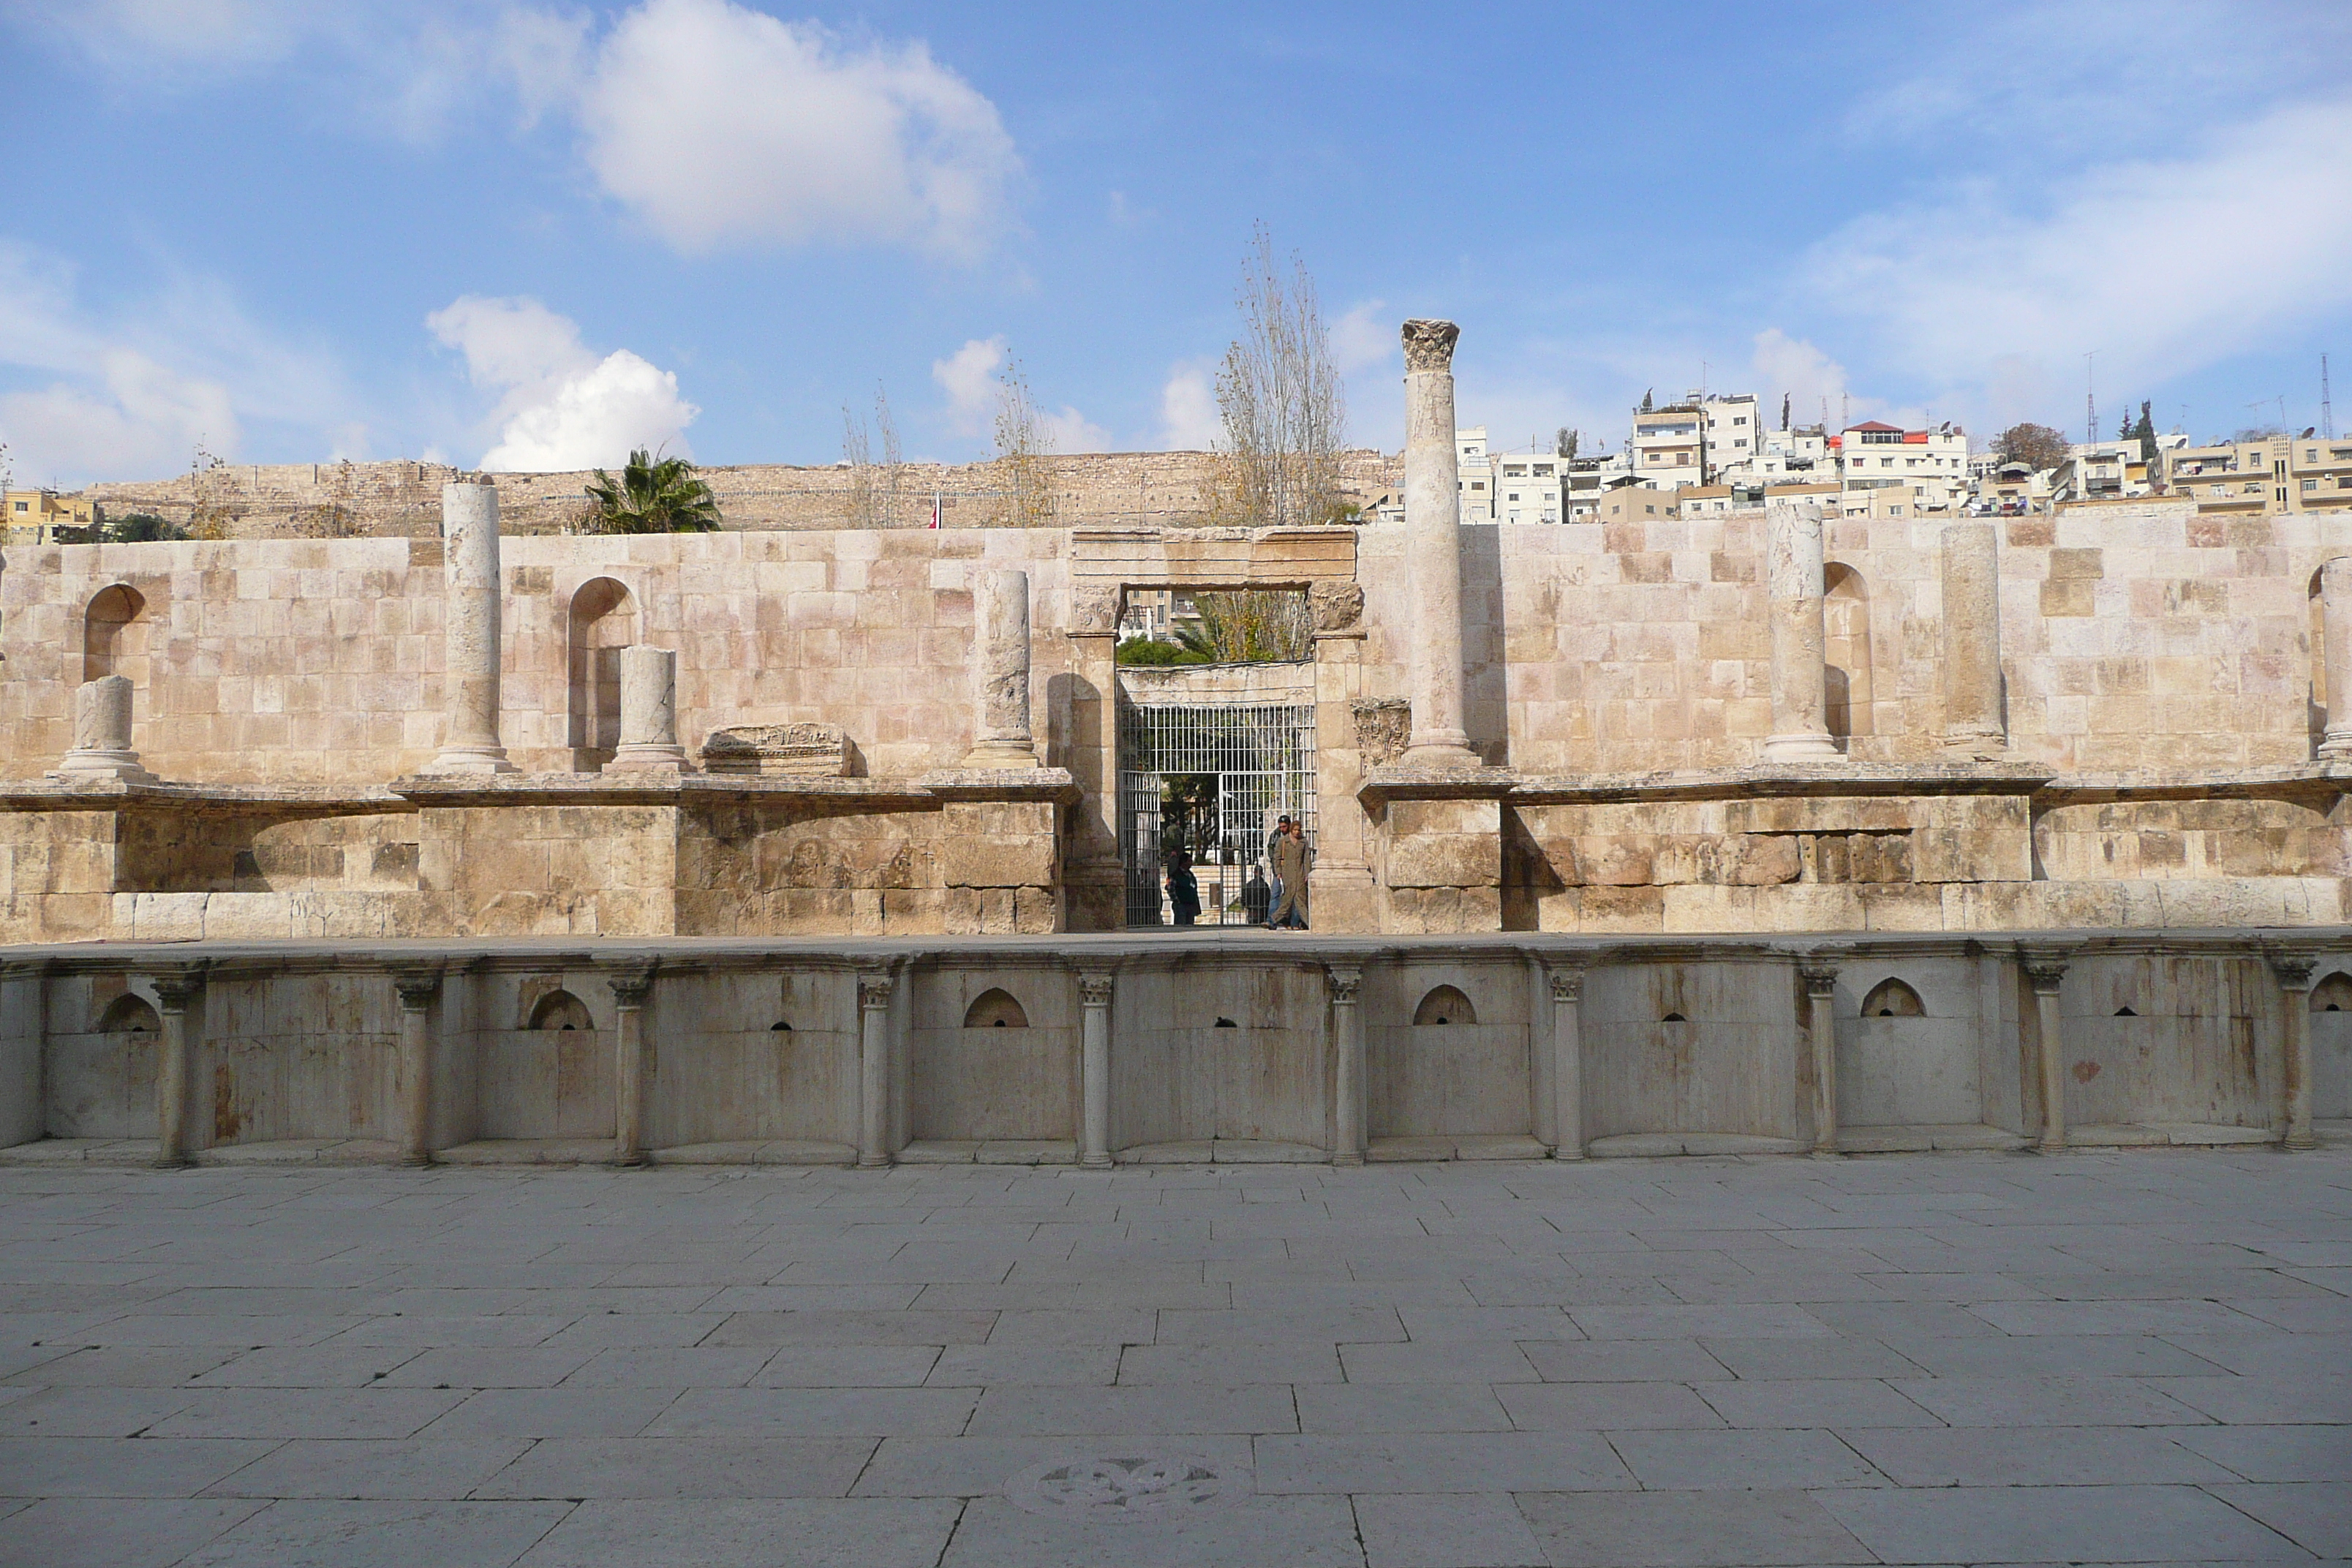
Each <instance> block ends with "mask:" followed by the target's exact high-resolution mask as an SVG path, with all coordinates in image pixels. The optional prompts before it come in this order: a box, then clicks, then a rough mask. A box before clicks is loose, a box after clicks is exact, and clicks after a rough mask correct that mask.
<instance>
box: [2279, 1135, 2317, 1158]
mask: <svg viewBox="0 0 2352 1568" xmlns="http://www.w3.org/2000/svg"><path fill="white" fill-rule="evenodd" d="M2279 1147H2280V1148H2282V1149H2284V1150H2286V1151H2287V1152H2289V1153H2293V1154H2303V1153H2308V1152H2310V1151H2312V1150H2314V1149H2316V1148H2318V1147H2319V1140H2318V1139H2316V1138H2314V1137H2313V1136H2312V1135H2311V1134H2310V1133H2308V1132H2290V1133H2288V1134H2287V1135H2286V1137H2285V1139H2284V1141H2283V1142H2281V1143H2280V1144H2279Z"/></svg>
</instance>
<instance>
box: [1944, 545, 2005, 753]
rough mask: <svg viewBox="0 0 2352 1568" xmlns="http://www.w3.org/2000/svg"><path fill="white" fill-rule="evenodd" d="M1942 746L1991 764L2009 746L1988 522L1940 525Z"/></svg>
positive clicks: (1995, 564)
mask: <svg viewBox="0 0 2352 1568" xmlns="http://www.w3.org/2000/svg"><path fill="white" fill-rule="evenodd" d="M1943 592H1944V745H1945V748H1946V749H1947V750H1948V751H1950V752H1956V753H1958V754H1960V755H1963V756H1969V757H1981V758H1986V759H1990V758H1992V757H1995V756H1998V755H1999V754H2000V752H2002V751H2004V750H2006V749H2007V747H2008V745H2009V735H2008V731H2007V730H2006V729H2005V728H2004V726H2003V725H2002V723H2001V714H2000V557H1999V553H1998V550H1997V547H1996V543H1995V540H1994V531H1993V525H1992V524H1991V523H1990V522H1948V523H1946V524H1945V525H1944V584H1943Z"/></svg>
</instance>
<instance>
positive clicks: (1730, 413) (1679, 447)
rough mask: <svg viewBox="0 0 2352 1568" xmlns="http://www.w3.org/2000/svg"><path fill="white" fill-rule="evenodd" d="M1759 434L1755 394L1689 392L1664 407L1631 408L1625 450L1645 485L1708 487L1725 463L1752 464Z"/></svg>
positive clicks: (1761, 438) (1718, 475)
mask: <svg viewBox="0 0 2352 1568" xmlns="http://www.w3.org/2000/svg"><path fill="white" fill-rule="evenodd" d="M1763 434H1764V433H1763V427H1762V426H1761V424H1760V423H1759V420H1758V418H1757V405H1756V395H1755V394H1754V393H1752V392H1742V393H1731V394H1725V393H1713V394H1708V393H1698V392H1693V393H1689V394H1686V395H1685V396H1684V398H1683V400H1682V401H1681V402H1680V403H1670V404H1668V405H1666V406H1664V408H1654V409H1651V410H1649V411H1648V412H1646V413H1645V412H1643V411H1640V410H1636V411H1635V412H1634V415H1633V438H1632V439H1631V440H1630V441H1629V442H1627V444H1626V450H1627V451H1629V452H1631V453H1632V454H1633V473H1634V475H1635V477H1636V478H1638V479H1641V480H1643V482H1644V483H1647V484H1654V485H1659V486H1662V487H1664V488H1666V489H1675V488H1679V487H1680V486H1683V485H1711V484H1714V483H1716V482H1717V480H1718V479H1720V478H1721V476H1722V471H1723V469H1724V468H1727V467H1729V466H1732V465H1746V464H1749V463H1752V462H1753V461H1754V460H1755V458H1756V455H1757V454H1758V452H1759V451H1760V450H1761V449H1762V442H1763Z"/></svg>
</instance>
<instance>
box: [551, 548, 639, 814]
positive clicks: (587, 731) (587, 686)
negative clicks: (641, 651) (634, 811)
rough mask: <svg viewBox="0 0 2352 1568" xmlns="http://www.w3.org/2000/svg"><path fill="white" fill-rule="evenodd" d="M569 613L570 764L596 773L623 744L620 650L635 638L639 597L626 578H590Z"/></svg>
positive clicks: (567, 702) (575, 596)
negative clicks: (637, 600)
mask: <svg viewBox="0 0 2352 1568" xmlns="http://www.w3.org/2000/svg"><path fill="white" fill-rule="evenodd" d="M567 618H568V622H569V636H568V637H567V644H568V647H569V648H570V655H569V657H570V660H571V670H570V680H569V683H568V687H567V693H566V698H565V703H564V706H565V722H566V725H567V733H568V743H569V744H570V745H571V747H572V768H573V770H574V771H575V772H578V773H599V772H602V771H603V769H604V764H605V763H609V762H611V761H612V760H613V752H614V749H615V748H617V747H618V746H619V745H620V743H621V650H622V649H623V648H625V647H628V646H629V645H630V644H631V643H633V642H635V641H636V640H637V602H636V599H635V596H634V595H631V594H630V592H629V589H628V584H625V583H622V582H620V581H619V580H617V579H615V578H612V577H592V578H590V579H589V580H588V581H587V582H585V583H583V584H580V587H579V591H578V592H576V593H574V594H573V595H572V605H571V611H570V615H569V616H568V617H567Z"/></svg>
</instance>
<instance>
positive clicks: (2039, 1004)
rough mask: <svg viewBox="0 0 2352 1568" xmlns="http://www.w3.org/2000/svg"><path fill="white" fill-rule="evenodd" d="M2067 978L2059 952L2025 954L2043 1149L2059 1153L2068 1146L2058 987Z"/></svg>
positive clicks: (2051, 1152) (2063, 1054)
mask: <svg viewBox="0 0 2352 1568" xmlns="http://www.w3.org/2000/svg"><path fill="white" fill-rule="evenodd" d="M2065 978H2066V964H2065V961H2064V960H2063V959H2062V958H2060V957H2059V956H2058V955H2057V954H2055V953H2029V954H2027V955H2026V957H2025V980H2026V984H2029V985H2031V986H2032V987H2033V1019H2034V1031H2033V1032H2034V1037H2035V1042H2034V1043H2035V1047H2036V1048H2035V1059H2036V1060H2037V1061H2038V1062H2039V1063H2040V1065H2041V1068H2042V1152H2043V1153H2045V1154H2055V1153H2059V1152H2063V1150H2064V1149H2065V1147H2066V1047H2065V1042H2064V1041H2063V1039H2062V1038H2061V1037H2060V1034H2059V1022H2058V987H2059V985H2060V984H2061V983H2062V982H2063V981H2064V979H2065Z"/></svg>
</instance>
